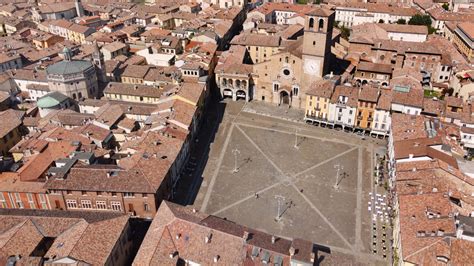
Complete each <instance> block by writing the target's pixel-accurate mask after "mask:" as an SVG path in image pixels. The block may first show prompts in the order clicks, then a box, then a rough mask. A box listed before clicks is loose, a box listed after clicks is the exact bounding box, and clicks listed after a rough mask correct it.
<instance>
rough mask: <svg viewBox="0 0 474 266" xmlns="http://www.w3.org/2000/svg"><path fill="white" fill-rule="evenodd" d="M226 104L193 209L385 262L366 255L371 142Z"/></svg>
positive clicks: (357, 259)
mask: <svg viewBox="0 0 474 266" xmlns="http://www.w3.org/2000/svg"><path fill="white" fill-rule="evenodd" d="M227 105H228V106H227V108H228V110H226V112H225V114H224V118H223V121H222V123H221V125H220V127H219V130H218V132H217V135H216V139H215V140H214V142H213V143H212V144H211V151H210V155H209V159H208V162H207V165H206V168H205V170H204V173H203V181H202V184H201V188H200V190H199V192H198V194H197V197H196V200H195V202H194V206H195V208H197V209H199V210H200V211H202V212H206V213H210V214H214V215H217V216H220V217H225V218H226V219H228V220H232V221H235V222H237V223H240V224H243V225H247V226H249V227H252V228H255V229H258V230H261V231H265V232H267V233H271V234H274V235H276V236H279V237H284V238H290V239H291V238H303V239H307V240H310V241H312V242H314V243H317V244H319V245H323V246H326V247H328V248H330V249H331V250H332V251H334V252H340V253H341V254H345V255H347V256H349V259H348V261H354V262H359V263H361V264H381V265H383V264H384V263H386V262H384V261H383V259H382V258H381V256H377V255H373V254H372V252H371V249H370V248H371V246H370V245H371V242H372V241H371V231H370V230H372V222H371V216H370V214H369V213H368V210H367V207H366V205H367V201H368V200H370V198H369V196H368V193H369V192H370V191H372V190H373V179H372V177H371V174H370V169H371V167H372V165H371V163H372V162H371V156H372V152H373V149H374V147H376V146H377V144H376V143H372V142H370V140H369V141H364V140H361V139H360V138H359V137H357V136H355V135H348V134H347V133H344V132H337V131H334V130H329V129H323V128H316V127H313V126H309V125H304V124H300V123H295V122H290V121H285V120H281V119H275V118H271V117H268V116H260V115H257V114H253V113H247V112H244V111H242V109H241V106H242V104H240V105H239V104H235V103H228V104H227ZM338 171H339V175H337V173H338Z"/></svg>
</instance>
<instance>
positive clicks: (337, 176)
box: [334, 164, 344, 190]
mask: <svg viewBox="0 0 474 266" xmlns="http://www.w3.org/2000/svg"><path fill="white" fill-rule="evenodd" d="M334 168H335V169H337V170H336V183H335V184H334V189H336V190H337V189H339V181H340V180H339V171H341V170H343V169H344V166H342V165H340V164H335V165H334Z"/></svg>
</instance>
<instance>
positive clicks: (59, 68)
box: [46, 60, 92, 75]
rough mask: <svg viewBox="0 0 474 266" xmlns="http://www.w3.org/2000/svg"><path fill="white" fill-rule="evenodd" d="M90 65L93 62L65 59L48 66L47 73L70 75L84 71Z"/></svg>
mask: <svg viewBox="0 0 474 266" xmlns="http://www.w3.org/2000/svg"><path fill="white" fill-rule="evenodd" d="M90 67H92V63H91V62H89V61H85V60H71V61H67V60H64V61H61V62H58V63H55V64H52V65H50V66H48V68H47V69H46V73H47V74H55V75H69V74H76V73H83V72H84V71H86V70H87V69H88V68H90Z"/></svg>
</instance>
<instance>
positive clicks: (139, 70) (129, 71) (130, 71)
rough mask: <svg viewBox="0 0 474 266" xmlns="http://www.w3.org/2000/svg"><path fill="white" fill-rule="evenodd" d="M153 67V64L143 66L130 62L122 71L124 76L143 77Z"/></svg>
mask: <svg viewBox="0 0 474 266" xmlns="http://www.w3.org/2000/svg"><path fill="white" fill-rule="evenodd" d="M151 68H152V66H149V65H145V66H142V65H133V64H129V65H127V66H126V67H125V70H124V71H123V73H122V77H130V78H141V79H143V78H145V76H146V74H147V73H148V71H149V70H150V69H151Z"/></svg>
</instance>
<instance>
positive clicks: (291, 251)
mask: <svg viewBox="0 0 474 266" xmlns="http://www.w3.org/2000/svg"><path fill="white" fill-rule="evenodd" d="M289 251H290V256H294V255H295V252H296V250H295V248H294V247H290V250H289Z"/></svg>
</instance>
